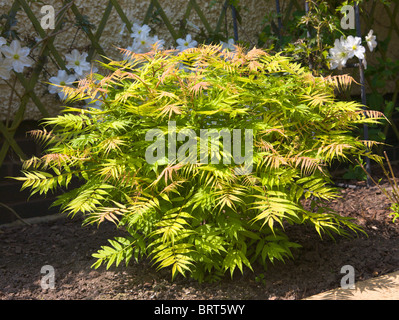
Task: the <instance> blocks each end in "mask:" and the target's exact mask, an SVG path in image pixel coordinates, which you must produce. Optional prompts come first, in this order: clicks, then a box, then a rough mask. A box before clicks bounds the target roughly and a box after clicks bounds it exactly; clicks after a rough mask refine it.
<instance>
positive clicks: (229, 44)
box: [220, 38, 236, 51]
mask: <svg viewBox="0 0 399 320" xmlns="http://www.w3.org/2000/svg"><path fill="white" fill-rule="evenodd" d="M220 44H221V45H222V50H229V51H235V49H236V48H235V47H234V39H233V38H231V39H229V40H228V41H227V42H224V41H220Z"/></svg>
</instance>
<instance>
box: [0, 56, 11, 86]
mask: <svg viewBox="0 0 399 320" xmlns="http://www.w3.org/2000/svg"><path fill="white" fill-rule="evenodd" d="M11 69H12V65H11V63H10V61H7V60H6V59H3V58H1V57H0V78H1V79H4V80H8V79H10V76H11V73H10V71H11Z"/></svg>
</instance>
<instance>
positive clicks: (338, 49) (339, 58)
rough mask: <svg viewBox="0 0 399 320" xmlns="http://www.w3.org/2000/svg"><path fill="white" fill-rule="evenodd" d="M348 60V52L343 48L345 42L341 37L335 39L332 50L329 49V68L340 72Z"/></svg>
mask: <svg viewBox="0 0 399 320" xmlns="http://www.w3.org/2000/svg"><path fill="white" fill-rule="evenodd" d="M348 59H349V50H348V49H347V47H346V46H345V40H344V38H343V37H341V39H340V40H339V39H335V42H334V48H331V49H330V55H329V56H328V60H329V61H330V68H331V69H335V68H338V69H339V70H341V69H342V68H343V67H345V65H346V63H347V61H348Z"/></svg>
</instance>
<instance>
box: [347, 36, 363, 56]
mask: <svg viewBox="0 0 399 320" xmlns="http://www.w3.org/2000/svg"><path fill="white" fill-rule="evenodd" d="M343 45H344V46H345V47H346V48H347V50H348V52H349V58H353V57H354V56H356V57H358V58H359V59H364V53H365V52H366V48H365V47H363V46H362V38H360V37H353V36H349V37H348V38H346V40H345V42H344V44H343Z"/></svg>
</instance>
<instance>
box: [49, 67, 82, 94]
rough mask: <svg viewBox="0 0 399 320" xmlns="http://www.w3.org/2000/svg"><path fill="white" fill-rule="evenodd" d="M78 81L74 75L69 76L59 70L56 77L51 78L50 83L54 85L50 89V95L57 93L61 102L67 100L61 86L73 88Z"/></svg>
mask: <svg viewBox="0 0 399 320" xmlns="http://www.w3.org/2000/svg"><path fill="white" fill-rule="evenodd" d="M75 80H76V78H75V76H74V75H69V74H68V73H67V72H66V71H65V70H58V74H57V76H56V77H51V78H50V79H49V81H50V82H51V83H52V84H51V85H49V87H48V91H49V92H50V93H53V94H55V93H57V94H58V96H59V97H60V99H61V100H64V99H65V93H64V92H63V91H62V87H59V86H71V85H72V83H73V82H74V81H75Z"/></svg>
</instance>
